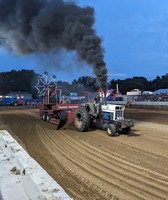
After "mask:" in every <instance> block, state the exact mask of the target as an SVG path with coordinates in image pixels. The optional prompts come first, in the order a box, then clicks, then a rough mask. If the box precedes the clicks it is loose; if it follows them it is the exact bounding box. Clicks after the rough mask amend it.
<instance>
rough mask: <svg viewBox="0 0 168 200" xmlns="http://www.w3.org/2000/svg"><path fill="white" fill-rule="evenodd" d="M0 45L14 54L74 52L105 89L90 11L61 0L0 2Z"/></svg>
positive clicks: (99, 46)
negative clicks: (90, 67) (63, 49)
mask: <svg viewBox="0 0 168 200" xmlns="http://www.w3.org/2000/svg"><path fill="white" fill-rule="evenodd" d="M0 11H1V12H0V44H1V45H4V46H6V47H8V48H9V49H10V50H11V51H12V52H13V53H14V54H30V53H33V52H49V51H51V50H60V49H62V48H65V49H66V50H68V51H73V50H75V51H76V52H77V54H78V56H79V58H80V59H81V60H84V61H86V62H87V63H88V64H90V65H91V66H92V67H93V72H94V73H95V75H96V77H97V78H98V80H99V82H100V86H101V88H102V89H103V90H104V91H105V90H106V85H107V84H106V82H107V69H106V65H105V62H104V55H103V54H104V52H103V49H102V47H101V39H100V38H99V37H98V36H97V35H96V32H95V30H94V28H93V24H94V10H93V8H91V7H85V8H81V7H79V6H77V5H76V4H75V3H72V2H71V3H70V2H64V1H63V0H0Z"/></svg>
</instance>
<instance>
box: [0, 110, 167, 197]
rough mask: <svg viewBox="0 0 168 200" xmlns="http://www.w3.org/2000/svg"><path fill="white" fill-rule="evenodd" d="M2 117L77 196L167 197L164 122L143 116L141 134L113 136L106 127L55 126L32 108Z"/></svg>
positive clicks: (43, 163) (69, 191)
mask: <svg viewBox="0 0 168 200" xmlns="http://www.w3.org/2000/svg"><path fill="white" fill-rule="evenodd" d="M31 112H32V114H31ZM2 118H3V120H4V119H5V121H4V122H7V123H8V126H9V128H11V130H12V131H13V133H18V136H19V137H20V138H21V139H22V140H23V142H24V144H26V147H28V150H29V151H30V152H31V155H34V157H35V159H36V160H38V161H39V162H40V164H42V166H44V167H45V168H46V170H47V171H48V172H49V173H50V174H51V175H52V176H53V177H54V178H55V179H56V180H58V181H59V183H61V185H63V186H64V188H65V190H66V191H67V192H68V193H69V194H70V195H71V196H72V197H73V198H74V199H75V200H86V199H87V200H112V199H113V200H116V199H117V197H120V199H127V200H142V199H143V200H147V199H157V200H161V199H165V200H166V199H167V196H168V192H167V188H168V176H167V174H168V169H167V166H168V159H167V153H166V151H167V146H166V144H167V141H168V136H167V134H166V129H165V130H164V127H162V128H160V127H159V126H158V127H157V124H155V126H154V127H153V128H152V126H151V124H150V123H149V126H148V128H146V127H147V124H148V123H144V124H145V125H144V126H143V122H141V123H139V124H137V126H136V127H135V132H136V134H137V135H140V136H139V137H129V136H125V135H121V136H119V137H114V138H109V137H108V136H107V135H106V134H104V133H103V131H91V132H89V133H86V134H80V133H77V132H74V131H72V130H59V131H57V130H55V127H54V125H51V124H49V123H47V122H43V121H42V120H40V119H39V118H38V115H37V114H36V111H34V110H32V111H30V110H29V111H24V110H22V111H20V110H19V111H17V112H16V111H15V112H14V111H11V112H8V113H6V112H4V117H2ZM16 122H19V123H17V124H16ZM159 130H160V135H161V137H158V136H159V133H158V131H159ZM166 136H167V137H166ZM155 147H156V148H155Z"/></svg>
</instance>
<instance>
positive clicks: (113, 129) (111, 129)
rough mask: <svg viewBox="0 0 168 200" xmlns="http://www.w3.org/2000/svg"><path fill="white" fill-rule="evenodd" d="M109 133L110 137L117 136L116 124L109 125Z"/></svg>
mask: <svg viewBox="0 0 168 200" xmlns="http://www.w3.org/2000/svg"><path fill="white" fill-rule="evenodd" d="M107 134H108V136H110V137H112V136H115V134H116V126H115V125H114V124H109V125H108V126H107Z"/></svg>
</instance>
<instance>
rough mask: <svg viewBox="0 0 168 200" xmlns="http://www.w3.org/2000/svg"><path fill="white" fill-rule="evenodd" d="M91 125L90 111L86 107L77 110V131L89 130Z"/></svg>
mask: <svg viewBox="0 0 168 200" xmlns="http://www.w3.org/2000/svg"><path fill="white" fill-rule="evenodd" d="M89 126H90V117H89V113H88V111H87V110H86V108H85V107H81V108H79V109H78V110H77V111H76V112H75V128H76V130H77V131H80V132H86V131H88V129H89Z"/></svg>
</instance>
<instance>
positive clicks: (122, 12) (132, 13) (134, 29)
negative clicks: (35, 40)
mask: <svg viewBox="0 0 168 200" xmlns="http://www.w3.org/2000/svg"><path fill="white" fill-rule="evenodd" d="M76 2H77V3H78V5H81V6H87V5H89V6H92V7H94V9H95V29H96V32H97V34H98V35H99V36H100V37H101V38H102V39H103V42H102V46H103V48H104V50H105V54H104V56H105V62H106V64H107V68H108V76H109V80H111V79H125V78H131V77H133V76H144V77H146V78H147V79H149V80H151V79H154V78H155V77H156V76H157V75H160V76H161V75H164V74H166V73H168V1H167V0H103V1H101V0H77V1H76ZM40 56H42V57H40V61H39V60H37V59H36V58H35V57H34V56H32V55H28V56H14V55H12V54H11V53H10V52H9V51H8V50H6V49H5V48H3V47H0V72H3V71H10V70H12V69H16V70H19V69H34V70H35V72H37V73H43V71H45V70H46V69H45V68H44V66H43V64H42V62H43V57H44V58H45V56H46V55H40ZM36 57H37V56H36ZM54 59H55V60H56V61H55V62H56V63H57V64H58V63H59V62H57V60H63V61H64V64H63V66H64V67H62V68H64V70H63V69H62V68H54V67H51V68H48V67H47V71H48V73H49V74H52V75H56V76H57V79H58V80H64V81H72V80H73V79H75V78H76V79H77V78H78V77H80V76H86V75H90V76H93V73H92V71H91V68H90V67H87V66H86V65H85V64H80V63H76V62H75V55H74V54H72V55H71V54H68V55H67V54H66V55H56V56H54ZM63 61H62V62H63ZM48 65H50V63H48ZM75 65H81V67H80V69H79V68H76V67H75ZM42 66H43V67H42Z"/></svg>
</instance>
